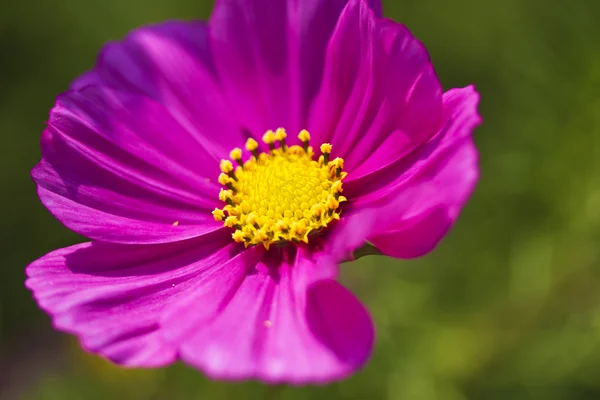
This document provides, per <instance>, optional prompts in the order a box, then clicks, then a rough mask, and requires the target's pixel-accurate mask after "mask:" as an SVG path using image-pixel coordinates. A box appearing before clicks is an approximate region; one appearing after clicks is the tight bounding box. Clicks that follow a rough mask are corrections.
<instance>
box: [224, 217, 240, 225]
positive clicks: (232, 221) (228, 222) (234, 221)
mask: <svg viewBox="0 0 600 400" xmlns="http://www.w3.org/2000/svg"><path fill="white" fill-rule="evenodd" d="M237 224H238V219H237V218H236V217H233V216H229V217H227V218H225V226H226V227H228V228H233V227H235V226H236V225H237Z"/></svg>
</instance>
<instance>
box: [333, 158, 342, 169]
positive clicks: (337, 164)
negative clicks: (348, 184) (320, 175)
mask: <svg viewBox="0 0 600 400" xmlns="http://www.w3.org/2000/svg"><path fill="white" fill-rule="evenodd" d="M329 165H331V166H333V167H335V168H342V169H343V168H344V159H343V158H339V157H336V158H334V159H333V160H331V162H330V163H329Z"/></svg>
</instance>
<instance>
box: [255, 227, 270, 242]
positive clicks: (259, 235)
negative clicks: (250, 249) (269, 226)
mask: <svg viewBox="0 0 600 400" xmlns="http://www.w3.org/2000/svg"><path fill="white" fill-rule="evenodd" d="M254 238H255V239H256V240H258V241H259V242H265V241H266V240H267V239H268V238H269V235H267V232H265V231H264V230H263V229H259V230H257V231H256V233H255V234H254Z"/></svg>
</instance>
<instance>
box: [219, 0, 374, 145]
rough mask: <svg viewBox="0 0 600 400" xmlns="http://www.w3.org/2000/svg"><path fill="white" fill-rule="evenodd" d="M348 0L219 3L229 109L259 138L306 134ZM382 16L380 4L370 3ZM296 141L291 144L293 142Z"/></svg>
mask: <svg viewBox="0 0 600 400" xmlns="http://www.w3.org/2000/svg"><path fill="white" fill-rule="evenodd" d="M346 3H347V0H301V1H300V0H282V1H272V0H219V1H217V3H216V5H215V9H214V12H213V15H212V16H211V19H210V23H209V24H210V48H211V51H212V54H213V59H214V63H215V66H216V70H217V71H218V75H219V80H220V82H221V84H222V87H223V90H224V92H225V94H226V96H227V98H228V101H229V104H231V105H232V107H233V108H234V109H235V112H236V115H237V117H238V118H239V119H240V121H241V123H242V124H243V125H244V126H245V127H247V128H248V129H249V130H250V131H251V132H253V133H254V134H255V135H262V133H264V132H265V131H266V130H267V129H274V128H276V127H278V126H283V127H285V128H287V129H288V130H289V131H290V132H295V133H294V135H292V136H293V137H295V135H296V134H297V132H299V130H300V129H303V128H306V123H307V113H308V107H309V105H310V102H311V101H312V99H313V98H314V96H315V94H316V92H317V91H318V88H319V85H320V83H321V76H322V73H323V63H324V55H325V48H326V46H327V43H328V41H329V38H330V35H331V32H332V31H333V29H334V27H335V24H336V22H337V20H338V17H339V15H340V13H341V11H342V9H343V8H344V6H345V4H346ZM368 3H369V4H370V6H371V7H373V9H375V10H376V12H377V13H378V14H380V13H381V2H380V1H379V0H369V2H368ZM291 139H292V138H291Z"/></svg>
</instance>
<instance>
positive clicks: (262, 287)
mask: <svg viewBox="0 0 600 400" xmlns="http://www.w3.org/2000/svg"><path fill="white" fill-rule="evenodd" d="M335 273H336V266H331V268H328V269H323V268H321V269H319V268H317V264H316V260H315V259H314V255H313V254H311V253H310V251H309V250H307V249H305V248H302V247H299V248H298V250H297V253H296V254H294V253H293V250H281V249H280V250H275V249H273V250H271V251H269V253H268V254H267V255H266V256H265V258H264V259H263V260H262V261H261V262H260V263H258V264H257V265H256V266H251V265H249V264H240V265H235V264H233V263H231V264H229V265H227V266H226V267H224V268H222V269H221V271H219V273H218V275H217V276H215V279H214V280H212V281H206V282H202V283H199V284H198V285H197V286H196V287H195V288H194V289H193V290H190V291H189V296H187V297H186V298H182V299H181V301H180V302H178V303H177V304H173V305H172V306H170V307H169V308H168V309H167V310H166V311H165V314H164V319H163V321H162V324H163V326H164V327H165V329H166V330H167V331H166V332H167V333H166V335H167V337H168V338H169V339H170V340H172V341H173V342H176V343H181V347H180V352H181V353H180V354H181V357H182V359H183V360H184V361H186V362H188V363H190V364H191V365H194V366H196V367H198V368H200V369H201V370H203V371H205V372H206V373H207V374H208V375H209V376H211V377H213V378H217V379H250V378H258V379H261V380H264V381H267V382H270V383H277V382H286V383H292V384H304V383H317V382H328V381H331V380H334V379H341V378H343V377H346V376H348V375H349V374H351V373H352V372H353V371H355V370H356V369H358V368H360V367H361V366H362V365H363V364H364V362H365V361H366V360H367V359H368V357H369V355H370V352H371V348H372V344H373V339H374V332H373V326H372V323H371V319H370V317H369V315H368V312H367V311H366V310H365V309H364V307H363V306H362V305H361V304H360V303H359V302H358V300H357V299H356V298H355V297H354V296H353V295H352V294H351V293H350V292H349V291H347V290H346V289H345V288H343V287H342V286H341V285H339V284H338V283H337V282H335V281H334V280H332V279H331V278H333V277H334V276H335ZM198 305H202V306H201V307H199V306H198Z"/></svg>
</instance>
